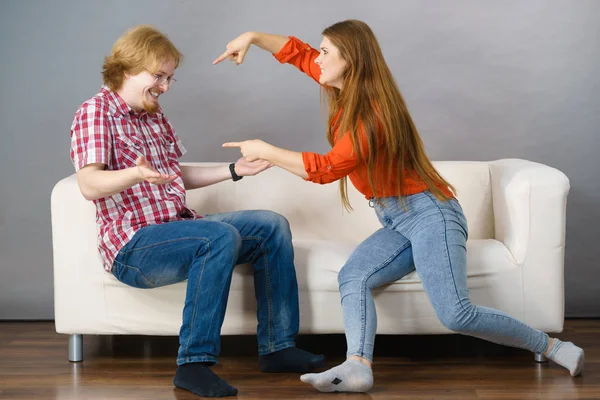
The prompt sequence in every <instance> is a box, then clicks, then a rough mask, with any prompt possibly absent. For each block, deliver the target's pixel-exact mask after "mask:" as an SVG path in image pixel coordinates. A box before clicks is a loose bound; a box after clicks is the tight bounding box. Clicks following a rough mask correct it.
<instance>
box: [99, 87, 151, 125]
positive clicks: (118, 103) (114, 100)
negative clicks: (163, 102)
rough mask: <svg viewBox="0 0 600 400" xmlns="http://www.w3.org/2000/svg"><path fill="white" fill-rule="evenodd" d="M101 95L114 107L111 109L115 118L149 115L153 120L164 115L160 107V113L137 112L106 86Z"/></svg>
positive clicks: (101, 90)
mask: <svg viewBox="0 0 600 400" xmlns="http://www.w3.org/2000/svg"><path fill="white" fill-rule="evenodd" d="M100 93H102V95H103V96H106V98H107V99H108V100H109V102H110V104H111V105H112V106H113V107H111V109H113V110H112V111H113V115H114V116H115V117H119V116H125V115H138V116H142V115H149V116H150V117H151V118H156V117H159V116H162V114H163V111H162V108H161V107H160V106H159V107H158V111H156V112H155V113H154V114H148V113H147V112H146V111H141V112H136V111H135V110H134V109H133V108H131V107H130V106H129V104H127V103H125V100H123V98H122V97H121V96H119V94H118V93H117V92H113V91H112V90H110V89H109V87H108V86H106V85H102V89H100Z"/></svg>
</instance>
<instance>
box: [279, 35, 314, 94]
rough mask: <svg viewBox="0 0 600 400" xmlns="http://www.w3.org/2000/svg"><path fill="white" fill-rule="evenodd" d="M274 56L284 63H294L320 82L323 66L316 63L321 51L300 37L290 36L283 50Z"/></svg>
mask: <svg viewBox="0 0 600 400" xmlns="http://www.w3.org/2000/svg"><path fill="white" fill-rule="evenodd" d="M273 56H274V57H275V58H276V59H277V61H279V62H280V63H282V64H284V63H288V64H292V65H293V66H295V67H296V68H298V69H299V70H300V71H302V72H304V73H305V74H306V75H308V76H310V77H311V78H313V79H314V80H315V81H317V83H319V78H320V77H321V68H319V66H318V65H317V64H315V59H316V58H317V57H318V56H319V52H318V51H317V50H315V49H313V48H312V47H310V46H309V45H308V44H306V43H304V42H303V41H301V40H300V39H298V38H295V37H294V36H290V39H289V40H288V41H287V42H286V43H285V45H284V46H283V47H282V48H281V50H279V52H278V53H276V54H273Z"/></svg>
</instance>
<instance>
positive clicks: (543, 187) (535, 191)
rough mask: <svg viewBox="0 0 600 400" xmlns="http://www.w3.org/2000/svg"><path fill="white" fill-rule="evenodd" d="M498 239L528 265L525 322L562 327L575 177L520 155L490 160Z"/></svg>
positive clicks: (552, 328)
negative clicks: (568, 210)
mask: <svg viewBox="0 0 600 400" xmlns="http://www.w3.org/2000/svg"><path fill="white" fill-rule="evenodd" d="M490 174H491V180H492V201H493V209H494V224H495V228H494V233H495V238H496V239H497V240H499V241H501V242H503V243H504V244H505V245H506V247H507V248H508V250H509V251H510V252H511V254H512V255H513V257H514V261H515V262H516V263H517V264H519V265H520V266H521V268H522V281H523V293H524V294H523V296H524V299H523V304H524V310H523V316H524V322H528V323H533V322H535V324H536V325H538V326H544V327H545V328H544V330H546V331H560V330H562V326H563V319H564V252H565V227H566V205H567V195H568V193H569V189H570V185H569V179H568V178H567V177H566V176H565V174H563V173H562V172H560V171H559V170H557V169H555V168H552V167H549V166H546V165H543V164H539V163H535V162H531V161H526V160H519V159H506V160H498V161H494V162H491V163H490Z"/></svg>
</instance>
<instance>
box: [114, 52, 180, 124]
mask: <svg viewBox="0 0 600 400" xmlns="http://www.w3.org/2000/svg"><path fill="white" fill-rule="evenodd" d="M174 73H175V61H173V60H168V61H164V62H163V63H162V64H160V65H159V66H158V69H157V71H156V72H149V71H146V70H144V71H142V72H140V73H139V74H137V75H128V74H125V81H124V83H123V87H122V88H121V90H119V91H118V93H119V94H120V95H121V97H123V100H125V102H126V103H127V104H128V105H129V106H130V107H131V108H133V109H134V110H135V111H138V112H139V111H142V110H145V111H146V112H148V113H151V114H153V113H155V112H156V111H157V110H158V98H159V96H161V95H162V94H163V93H165V92H166V91H167V90H169V85H170V84H171V83H172V77H173V74H174Z"/></svg>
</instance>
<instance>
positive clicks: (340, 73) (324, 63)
mask: <svg viewBox="0 0 600 400" xmlns="http://www.w3.org/2000/svg"><path fill="white" fill-rule="evenodd" d="M320 47H321V52H320V54H319V57H317V58H316V59H315V63H316V64H317V65H318V66H319V67H320V68H321V76H320V78H319V83H321V85H327V86H332V87H335V88H338V89H341V88H342V85H343V84H344V78H343V77H344V71H345V70H346V61H345V60H344V59H343V58H342V57H341V56H340V51H339V49H338V48H337V47H335V46H334V45H333V43H331V41H330V40H329V39H328V38H327V36H323V41H322V42H321V46H320Z"/></svg>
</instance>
